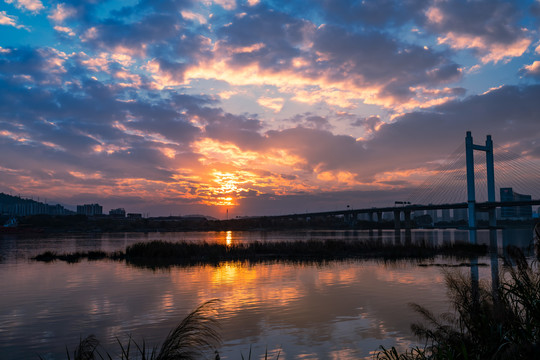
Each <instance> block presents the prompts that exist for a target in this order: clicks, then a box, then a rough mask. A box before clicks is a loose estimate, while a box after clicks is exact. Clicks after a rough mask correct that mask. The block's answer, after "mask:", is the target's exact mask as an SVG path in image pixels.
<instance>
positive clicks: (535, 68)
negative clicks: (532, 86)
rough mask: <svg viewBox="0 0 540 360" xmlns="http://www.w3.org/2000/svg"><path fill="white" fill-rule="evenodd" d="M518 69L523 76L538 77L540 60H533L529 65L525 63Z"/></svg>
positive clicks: (539, 74)
mask: <svg viewBox="0 0 540 360" xmlns="http://www.w3.org/2000/svg"><path fill="white" fill-rule="evenodd" d="M520 71H521V73H522V74H524V75H525V76H530V77H535V78H540V61H535V62H533V63H532V64H530V65H525V66H524V67H523V68H522V69H521V70H520Z"/></svg>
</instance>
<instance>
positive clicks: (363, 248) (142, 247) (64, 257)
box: [33, 240, 488, 267]
mask: <svg viewBox="0 0 540 360" xmlns="http://www.w3.org/2000/svg"><path fill="white" fill-rule="evenodd" d="M487 251H488V248H487V246H485V245H472V244H467V243H455V244H445V245H441V246H434V245H430V244H426V243H419V244H408V245H403V244H382V243H377V242H364V241H354V242H353V241H341V240H326V241H295V242H285V241H284V242H252V243H241V244H233V245H225V244H217V243H216V244H210V243H188V242H174V243H173V242H165V241H151V242H140V243H136V244H133V245H130V246H128V247H127V248H126V250H125V251H124V252H114V253H105V252H101V251H91V252H86V253H81V252H77V253H72V254H56V253H53V252H50V251H48V252H45V253H43V254H40V255H38V256H36V257H34V258H33V260H36V261H45V262H50V261H55V260H60V261H66V262H70V263H73V262H77V261H80V260H82V259H88V260H101V259H111V260H125V261H126V262H127V263H128V264H130V265H136V266H145V267H146V266H149V267H166V266H172V265H197V264H217V263H220V262H224V261H250V262H261V261H294V262H302V261H330V260H346V259H383V260H401V259H418V260H424V259H431V258H434V257H435V256H438V255H443V256H453V257H458V258H472V257H475V256H482V255H486V254H487Z"/></svg>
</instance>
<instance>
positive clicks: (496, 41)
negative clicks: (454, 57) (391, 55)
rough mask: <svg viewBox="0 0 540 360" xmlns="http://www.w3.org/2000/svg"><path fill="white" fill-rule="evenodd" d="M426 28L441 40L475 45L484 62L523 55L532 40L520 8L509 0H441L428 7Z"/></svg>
mask: <svg viewBox="0 0 540 360" xmlns="http://www.w3.org/2000/svg"><path fill="white" fill-rule="evenodd" d="M423 25H424V26H425V27H426V29H428V30H430V31H432V32H434V33H436V34H439V36H438V42H439V44H448V45H449V46H450V47H451V48H453V49H456V50H462V49H472V50H473V51H474V53H475V54H476V55H477V56H478V57H479V58H480V60H481V61H482V62H483V63H488V62H494V63H497V62H499V61H506V60H509V59H511V58H514V57H518V56H521V55H522V54H523V53H524V52H525V51H526V50H527V48H528V47H529V45H530V44H531V40H530V39H529V37H528V34H527V32H526V31H524V30H523V29H522V28H521V27H520V25H519V10H518V8H517V6H516V3H515V2H509V1H499V0H498V1H491V0H478V1H441V2H435V3H433V4H432V5H431V6H430V7H428V8H427V9H426V10H425V21H424V24H423Z"/></svg>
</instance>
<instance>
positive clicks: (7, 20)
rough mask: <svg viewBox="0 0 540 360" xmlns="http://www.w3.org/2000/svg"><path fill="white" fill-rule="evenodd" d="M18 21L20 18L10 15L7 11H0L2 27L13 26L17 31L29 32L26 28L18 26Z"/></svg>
mask: <svg viewBox="0 0 540 360" xmlns="http://www.w3.org/2000/svg"><path fill="white" fill-rule="evenodd" d="M17 19H18V18H17V17H16V16H12V15H8V14H7V13H6V12H5V11H0V25H5V26H13V27H14V28H17V29H25V30H28V28H27V27H26V26H24V25H19V24H17ZM28 31H29V30H28Z"/></svg>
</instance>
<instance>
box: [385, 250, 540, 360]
mask: <svg viewBox="0 0 540 360" xmlns="http://www.w3.org/2000/svg"><path fill="white" fill-rule="evenodd" d="M507 253H508V257H507V258H506V259H505V263H504V265H503V268H502V273H501V276H500V278H501V281H500V283H499V284H498V285H497V286H496V288H495V289H493V288H492V286H491V284H488V283H485V282H480V283H473V282H472V281H471V278H470V276H469V275H468V274H464V273H461V272H456V271H446V273H445V281H446V287H447V290H448V295H449V300H450V302H451V305H452V307H453V309H454V311H453V312H450V313H445V314H441V315H438V316H437V315H434V314H433V313H431V312H430V311H429V310H428V309H426V308H424V307H422V306H420V305H418V304H411V306H412V308H413V309H414V310H415V311H416V312H418V313H419V314H421V315H422V317H423V319H424V322H422V323H417V324H413V325H412V330H413V332H414V334H415V335H416V336H418V337H419V338H420V339H423V340H424V341H425V344H426V345H425V347H423V348H421V347H416V348H413V349H409V350H407V351H405V352H404V353H399V352H398V351H397V350H396V349H395V348H390V349H386V348H383V347H381V348H380V350H379V352H378V353H377V354H376V358H377V359H379V360H413V359H415V360H416V359H445V360H447V359H478V360H480V359H482V360H483V359H512V360H515V359H538V358H540V267H539V264H538V262H537V261H532V262H531V261H528V260H527V259H526V258H525V256H524V255H523V253H522V252H521V251H520V250H519V249H517V248H515V247H508V248H507Z"/></svg>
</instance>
